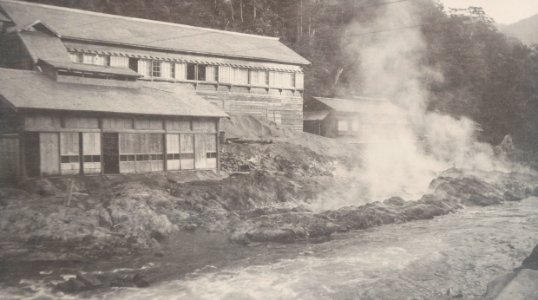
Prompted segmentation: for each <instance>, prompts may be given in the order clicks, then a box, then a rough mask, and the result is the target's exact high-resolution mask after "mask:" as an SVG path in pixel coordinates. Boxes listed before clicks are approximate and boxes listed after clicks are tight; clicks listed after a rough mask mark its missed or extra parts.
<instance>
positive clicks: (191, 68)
mask: <svg viewBox="0 0 538 300" xmlns="http://www.w3.org/2000/svg"><path fill="white" fill-rule="evenodd" d="M187 80H196V64H187Z"/></svg>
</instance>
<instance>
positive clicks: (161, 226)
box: [0, 117, 538, 292]
mask: <svg viewBox="0 0 538 300" xmlns="http://www.w3.org/2000/svg"><path fill="white" fill-rule="evenodd" d="M226 126H229V127H230V128H231V129H229V130H227V134H228V137H229V138H234V139H236V140H239V141H244V143H228V144H225V145H224V146H223V149H222V151H223V152H222V169H223V172H222V173H221V174H215V173H212V172H207V173H189V174H177V173H168V174H144V175H130V176H124V175H118V176H95V177H72V178H47V179H35V180H29V181H27V182H23V183H21V184H20V185H18V186H14V187H3V188H1V189H0V244H1V245H0V264H2V265H4V266H11V268H10V267H7V268H3V270H4V272H5V273H4V274H2V273H1V271H0V276H1V277H3V278H7V277H9V276H11V275H10V274H9V273H8V272H9V270H13V267H12V266H13V265H18V264H30V265H35V264H40V263H58V264H62V265H65V264H69V263H73V264H75V265H76V264H77V263H80V262H91V261H95V260H103V259H108V258H114V257H136V256H137V255H144V254H148V253H149V254H151V255H160V253H162V251H163V247H165V246H166V245H167V244H168V243H169V242H170V240H169V237H170V236H173V235H177V234H178V233H181V232H185V233H191V234H195V235H197V234H206V233H212V234H218V235H219V236H221V237H224V239H226V240H230V241H232V242H233V243H237V244H239V245H245V244H250V243H258V242H275V243H291V242H303V241H310V242H319V241H324V240H327V239H330V237H331V235H332V234H334V233H336V232H346V231H349V230H354V229H365V228H369V227H373V226H379V225H384V224H391V223H402V222H408V221H413V220H419V219H429V218H433V217H435V216H440V215H444V214H449V213H451V212H454V211H456V210H458V209H461V208H463V207H464V206H477V205H478V206H486V205H495V204H500V203H502V202H505V201H517V200H520V199H523V198H525V197H527V196H530V195H538V189H537V187H538V181H536V178H535V177H534V176H533V175H528V174H506V173H491V172H490V173H477V172H469V171H462V170H447V171H446V172H444V173H443V174H442V175H441V176H440V177H438V178H437V179H435V180H434V181H432V183H431V187H430V190H431V193H430V194H428V195H425V196H423V197H422V198H421V199H405V200H416V201H405V200H404V199H400V198H391V199H387V200H384V201H381V202H373V203H369V204H366V205H363V206H358V207H344V208H341V209H338V210H329V211H313V210H311V209H309V206H308V204H309V203H311V202H312V201H313V200H315V199H316V197H319V195H324V196H325V197H340V196H342V190H345V188H344V187H348V186H346V185H347V182H346V181H345V180H342V179H341V178H335V176H334V175H335V173H337V172H341V171H342V170H344V171H348V172H351V171H352V170H354V169H355V168H358V167H360V166H359V163H358V161H359V160H358V156H357V154H358V152H359V151H358V149H357V148H356V146H352V145H345V144H340V143H338V142H337V141H334V140H331V139H326V138H323V137H318V136H313V135H309V134H306V133H305V134H296V133H291V132H287V131H285V130H280V129H278V128H276V127H274V126H273V125H270V124H264V123H262V122H260V121H258V120H256V119H255V118H250V117H241V118H232V120H231V121H229V123H228V124H225V127H226ZM247 128H248V130H247ZM253 132H254V133H257V134H254V133H253ZM71 185H72V186H73V191H74V192H73V194H72V199H71V201H70V203H67V202H68V200H67V199H68V192H67V191H68V190H69V189H70V186H71ZM191 249H195V248H191ZM193 251H195V250H193ZM118 274H119V275H118ZM149 281H151V280H149ZM147 284H150V282H148V280H147V279H146V278H144V276H143V275H140V273H129V272H127V273H114V274H112V273H109V274H108V275H107V274H106V273H105V274H102V275H100V277H99V278H97V277H94V276H92V275H88V274H84V273H79V274H78V275H77V276H76V278H71V279H69V280H67V281H65V282H63V283H60V284H59V285H58V288H60V289H61V290H64V291H67V292H77V291H81V290H86V289H90V288H95V287H101V286H103V285H106V286H145V285H147Z"/></svg>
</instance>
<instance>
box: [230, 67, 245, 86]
mask: <svg viewBox="0 0 538 300" xmlns="http://www.w3.org/2000/svg"><path fill="white" fill-rule="evenodd" d="M232 83H233V84H243V85H247V84H248V69H243V68H233V81H232Z"/></svg>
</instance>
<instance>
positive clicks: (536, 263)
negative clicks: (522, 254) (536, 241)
mask: <svg viewBox="0 0 538 300" xmlns="http://www.w3.org/2000/svg"><path fill="white" fill-rule="evenodd" d="M519 268H521V269H531V270H537V271H538V245H536V247H534V249H533V250H532V253H531V254H530V255H529V256H528V257H527V258H525V259H524V260H523V263H522V264H521V267H519Z"/></svg>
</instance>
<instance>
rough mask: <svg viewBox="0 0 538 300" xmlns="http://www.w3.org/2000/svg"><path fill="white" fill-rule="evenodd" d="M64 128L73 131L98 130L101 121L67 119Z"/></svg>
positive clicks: (76, 118) (80, 118)
mask: <svg viewBox="0 0 538 300" xmlns="http://www.w3.org/2000/svg"><path fill="white" fill-rule="evenodd" d="M63 125H64V126H63V127H64V128H73V129H98V128H99V119H97V118H83V117H66V118H64V123H63Z"/></svg>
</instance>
